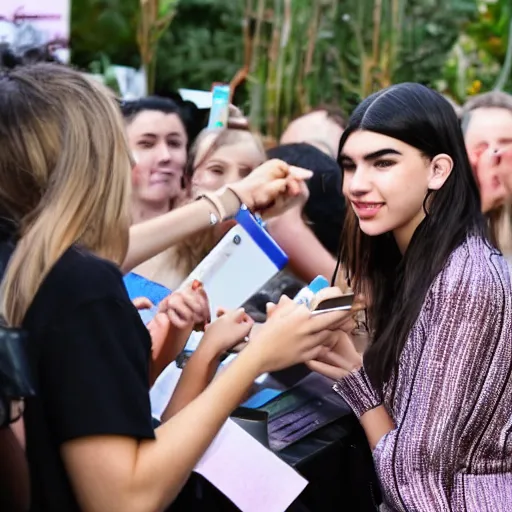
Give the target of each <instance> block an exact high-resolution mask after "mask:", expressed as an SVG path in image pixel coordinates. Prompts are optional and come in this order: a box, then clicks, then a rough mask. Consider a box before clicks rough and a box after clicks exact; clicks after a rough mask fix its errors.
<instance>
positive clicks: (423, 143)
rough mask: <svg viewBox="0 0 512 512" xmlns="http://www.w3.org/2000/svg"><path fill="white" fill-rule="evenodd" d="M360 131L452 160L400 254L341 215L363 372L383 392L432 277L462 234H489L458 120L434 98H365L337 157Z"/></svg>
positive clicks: (391, 92)
mask: <svg viewBox="0 0 512 512" xmlns="http://www.w3.org/2000/svg"><path fill="white" fill-rule="evenodd" d="M359 130H361V131H369V132H374V133H378V134H382V135H385V136H388V137H392V138H394V139H397V140H399V141H401V142H403V143H405V144H408V145H410V146H412V147H414V148H416V149H417V150H419V152H420V153H421V154H422V155H423V156H424V157H425V158H427V159H428V160H432V159H433V158H434V157H435V156H436V155H440V154H447V155H449V156H450V157H451V158H452V160H453V169H452V172H451V174H450V175H449V177H448V178H447V179H446V182H445V183H444V185H443V186H442V187H441V188H440V189H439V190H435V191H434V190H429V191H428V193H427V195H426V197H425V200H424V203H423V208H424V210H425V213H426V216H425V218H424V219H423V220H422V221H421V223H420V225H419V226H418V227H417V228H416V230H415V232H414V235H413V236H412V239H411V241H410V243H409V245H408V247H407V250H406V251H405V254H403V255H402V254H401V252H400V251H399V249H398V246H397V244H396V242H395V239H394V237H393V234H392V233H391V232H388V233H384V234H380V235H377V236H368V235H366V234H365V233H363V232H362V231H361V229H360V227H359V221H358V219H357V217H356V216H355V214H354V212H353V210H352V208H349V212H347V219H346V223H345V228H344V238H343V246H342V249H341V253H340V262H341V264H342V265H343V267H344V269H345V270H346V271H347V273H348V276H349V278H350V282H351V286H352V287H353V288H354V290H355V292H356V293H363V294H365V296H366V297H367V299H368V301H369V309H368V319H369V325H370V329H371V331H372V334H373V341H372V343H371V345H370V347H369V349H368V350H367V352H366V354H365V359H364V360H365V369H366V371H367V372H368V375H369V377H370V379H371V381H372V382H373V383H374V385H376V386H379V387H380V388H381V386H382V385H383V384H384V383H386V382H389V380H390V379H391V378H392V377H393V375H395V374H396V370H397V368H398V362H399V358H400V355H401V352H402V349H403V347H404V344H405V342H406V340H407V336H408V334H409V331H410V330H411V328H412V327H413V325H414V323H415V322H416V319H417V318H418V314H419V312H420V310H421V308H422V306H423V303H424V300H425V297H426V295H427V292H428V289H429V287H430V285H431V284H432V282H433V280H434V278H435V277H436V275H437V274H438V273H439V272H440V271H441V270H442V268H443V267H444V265H445V264H446V262H447V260H448V258H449V256H450V254H451V253H452V252H453V251H454V249H456V248H457V247H458V246H459V245H460V244H461V243H462V242H463V241H464V239H465V238H466V237H467V236H468V235H470V234H475V235H477V236H482V237H484V238H487V228H486V224H485V220H484V218H483V216H482V213H481V211H480V197H479V192H478V188H477V185H476V182H475V178H474V175H473V172H472V170H471V166H470V163H469V160H468V156H467V153H466V149H465V146H464V140H463V137H462V132H461V129H460V126H459V121H458V119H457V115H456V113H455V112H454V110H453V108H452V107H451V105H450V104H449V103H448V101H447V100H446V99H444V98H443V97H442V96H441V95H440V94H438V93H437V92H435V91H433V90H431V89H429V88H427V87H425V86H423V85H420V84H414V83H404V84H399V85H394V86H391V87H389V88H387V89H384V90H382V91H380V92H378V93H376V94H373V95H371V96H370V97H368V98H366V99H365V100H364V101H363V102H362V103H361V104H360V105H359V106H358V107H357V108H356V110H355V111H354V113H353V114H352V116H351V118H350V120H349V123H348V126H347V128H346V130H345V132H344V133H343V136H342V138H341V141H340V153H341V151H342V150H343V147H344V145H345V143H346V141H347V139H348V138H349V137H350V136H351V135H352V134H353V133H354V132H356V131H359ZM340 160H341V159H340ZM340 163H341V162H340ZM447 343H449V340H447ZM381 389H382V388H381Z"/></svg>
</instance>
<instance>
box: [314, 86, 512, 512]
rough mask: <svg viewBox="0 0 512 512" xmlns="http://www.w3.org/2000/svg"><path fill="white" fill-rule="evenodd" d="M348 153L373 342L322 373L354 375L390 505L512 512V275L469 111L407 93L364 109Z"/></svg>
mask: <svg viewBox="0 0 512 512" xmlns="http://www.w3.org/2000/svg"><path fill="white" fill-rule="evenodd" d="M340 148H341V153H340V164H341V166H342V168H343V171H344V192H345V194H346V196H347V198H348V200H349V201H350V204H351V205H352V208H351V210H350V211H349V212H348V214H347V219H348V220H347V224H346V229H345V239H344V246H343V249H342V252H341V255H340V262H341V264H342V265H343V268H345V269H347V271H348V273H349V277H350V279H351V284H352V287H353V289H354V290H355V292H356V293H357V294H359V293H362V294H364V295H365V298H366V303H367V304H369V310H368V320H369V331H370V335H371V338H372V339H371V343H370V346H369V348H368V350H367V351H366V353H365V354H364V357H363V365H362V367H360V368H359V369H357V370H356V371H354V370H353V368H352V367H350V366H347V363H346V361H347V357H346V356H347V354H350V347H349V346H348V345H347V336H348V335H345V336H340V338H339V341H338V343H337V345H336V346H334V347H333V348H332V354H324V355H323V357H322V359H321V360H320V361H314V362H312V364H311V367H312V368H314V369H317V370H318V371H321V372H322V373H324V374H325V375H329V376H331V377H335V378H339V379H340V380H338V381H337V382H336V384H335V385H334V389H335V391H336V392H338V393H339V394H340V395H341V396H343V398H344V399H345V400H346V402H347V403H348V404H349V405H350V406H351V407H352V409H353V410H354V412H355V414H356V415H357V416H358V417H359V419H360V421H361V424H362V426H363V428H364V430H365V432H366V434H367V437H368V441H369V443H370V445H371V447H372V448H373V449H374V459H375V466H376V470H377V473H378V476H379V479H380V482H381V484H382V489H383V496H384V506H383V508H382V510H386V511H388V510H393V511H403V512H406V511H411V510H415V511H417V512H430V511H432V510H454V511H462V510H464V511H465V512H477V511H479V512H480V511H482V510H512V444H511V442H510V432H511V427H512V423H511V421H512V420H511V415H510V401H511V400H512V379H511V378H510V376H511V374H512V349H511V347H512V296H511V295H512V294H511V284H510V275H509V271H508V268H507V264H506V262H505V260H504V258H503V256H502V255H501V254H500V253H499V252H498V251H497V250H496V249H494V248H493V247H492V246H491V244H490V242H489V241H488V238H487V230H486V223H485V220H484V218H483V215H482V213H481V211H480V200H479V194H478V189H477V186H476V183H475V179H474V176H473V173H472V170H471V166H470V163H469V160H468V156H467V153H466V151H465V147H464V141H463V138H462V132H461V130H460V128H459V125H458V119H457V117H456V115H455V112H454V111H453V108H452V107H451V106H450V104H449V103H448V102H447V101H446V100H445V99H444V98H442V96H440V95H439V94H438V93H436V92H434V91H432V90H430V89H428V88H426V87H424V86H422V85H419V84H400V85H396V86H393V87H390V88H388V89H385V90H383V91H381V92H379V93H376V94H374V95H372V96H370V97H369V98H367V99H366V100H364V101H363V102H362V103H361V104H360V105H359V106H358V107H357V109H356V110H355V111H354V113H353V115H352V117H351V118H350V121H349V124H348V127H347V128H346V130H345V132H344V133H343V136H342V139H341V143H340ZM348 338H350V336H348Z"/></svg>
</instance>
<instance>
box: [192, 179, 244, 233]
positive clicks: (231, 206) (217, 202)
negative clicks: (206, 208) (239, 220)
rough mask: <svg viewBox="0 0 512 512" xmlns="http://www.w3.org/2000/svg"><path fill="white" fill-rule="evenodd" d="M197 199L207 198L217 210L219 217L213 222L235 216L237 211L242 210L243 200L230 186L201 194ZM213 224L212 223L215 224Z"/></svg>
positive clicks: (211, 215)
mask: <svg viewBox="0 0 512 512" xmlns="http://www.w3.org/2000/svg"><path fill="white" fill-rule="evenodd" d="M197 199H206V200H207V201H208V202H209V203H210V204H211V205H212V206H213V207H214V208H215V210H216V211H217V213H218V216H219V217H218V218H216V221H215V222H214V223H213V224H216V223H217V222H218V221H219V220H220V221H221V222H224V221H226V220H231V219H233V218H235V216H236V215H237V213H238V212H239V211H240V207H241V206H242V202H241V201H240V198H239V197H238V196H237V195H236V193H235V192H233V190H231V189H230V188H228V187H225V188H223V189H221V190H220V191H219V192H216V193H213V194H210V193H205V194H202V195H201V196H199V197H198V198H197ZM213 216H214V214H213V213H211V214H210V224H212V217H213ZM213 224H212V225H213Z"/></svg>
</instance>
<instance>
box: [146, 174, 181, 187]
mask: <svg viewBox="0 0 512 512" xmlns="http://www.w3.org/2000/svg"><path fill="white" fill-rule="evenodd" d="M174 176H175V173H174V172H161V171H156V172H153V173H151V177H150V180H149V182H150V183H151V184H152V185H167V184H169V183H171V182H172V179H173V178H174Z"/></svg>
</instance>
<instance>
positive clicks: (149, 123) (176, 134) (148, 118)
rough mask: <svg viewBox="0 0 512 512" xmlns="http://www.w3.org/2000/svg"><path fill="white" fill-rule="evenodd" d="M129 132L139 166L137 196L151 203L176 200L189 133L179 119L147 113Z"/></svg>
mask: <svg viewBox="0 0 512 512" xmlns="http://www.w3.org/2000/svg"><path fill="white" fill-rule="evenodd" d="M126 131H127V136H128V142H129V144H130V149H131V151H132V155H133V158H134V160H135V163H136V167H135V169H134V175H133V188H134V194H136V195H137V196H138V198H139V199H140V200H142V201H144V202H151V203H162V202H166V201H169V202H170V201H172V200H173V199H176V198H177V197H178V196H179V195H180V193H181V178H182V176H183V170H184V168H185V163H186V160H187V133H186V131H185V127H184V126H183V123H182V122H181V119H180V118H179V116H178V115H177V114H165V113H163V112H159V111H157V110H146V111H144V112H141V113H140V114H137V116H136V117H135V118H134V119H133V120H132V122H131V123H130V124H129V125H128V126H127V129H126Z"/></svg>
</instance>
